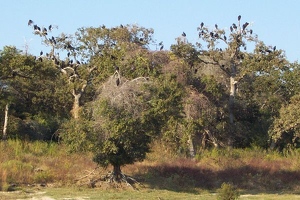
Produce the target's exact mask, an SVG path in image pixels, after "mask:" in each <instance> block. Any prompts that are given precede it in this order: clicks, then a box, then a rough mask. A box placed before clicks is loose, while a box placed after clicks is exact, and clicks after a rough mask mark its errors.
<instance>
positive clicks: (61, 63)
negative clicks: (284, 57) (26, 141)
mask: <svg viewBox="0 0 300 200" xmlns="http://www.w3.org/2000/svg"><path fill="white" fill-rule="evenodd" d="M240 20H241V15H239V16H238V22H239V26H240ZM248 25H249V23H248V22H245V23H244V24H242V26H241V27H240V29H238V26H237V25H236V24H235V23H233V24H232V26H230V31H231V32H233V31H234V30H236V31H237V30H241V32H242V33H244V34H246V28H247V27H248ZM28 26H33V30H34V33H35V34H37V35H40V36H44V37H45V38H46V39H47V40H48V41H49V42H50V43H51V44H53V45H56V39H55V38H54V37H53V36H52V37H49V38H48V37H47V35H48V32H51V31H52V30H53V25H49V26H48V29H47V28H46V27H42V28H41V27H39V26H38V25H37V24H34V22H33V21H32V20H31V19H30V20H29V21H28ZM121 27H123V26H122V25H121ZM198 30H200V31H199V37H202V36H204V35H206V34H207V35H209V36H210V37H211V38H216V39H218V38H219V39H222V40H224V41H226V40H227V37H226V36H225V34H224V35H223V37H222V38H221V37H220V36H219V34H218V25H217V24H215V31H214V32H213V31H210V32H209V31H208V29H207V28H204V23H203V22H201V24H200V27H199V28H198ZM247 31H248V32H249V33H250V34H252V33H253V31H252V29H250V30H247ZM181 36H182V37H183V38H186V33H185V32H182V34H181ZM158 45H159V47H160V48H159V50H160V51H161V50H163V48H164V45H163V42H160V43H159V44H158ZM65 49H67V50H71V51H72V50H74V49H75V48H74V47H72V46H71V44H69V43H67V44H66V45H65ZM272 50H273V51H275V50H276V46H274V47H273V49H272ZM267 51H268V50H267ZM269 51H270V52H271V50H269ZM269 51H268V52H269ZM43 54H44V53H43V51H41V52H40V56H39V57H38V60H40V61H42V56H43ZM67 56H68V57H69V56H70V52H68V53H67ZM46 57H48V58H51V56H50V55H49V54H48V53H46ZM52 59H53V60H54V62H55V64H56V65H58V66H60V68H62V67H65V66H70V67H73V66H74V64H75V66H77V67H78V66H79V65H80V64H81V63H80V61H78V60H77V61H75V63H73V60H71V59H68V63H65V62H64V61H59V60H58V59H57V58H56V57H55V56H54V55H52ZM74 71H75V69H74ZM115 74H117V75H118V78H117V80H116V85H117V86H119V85H120V76H119V67H117V66H115Z"/></svg>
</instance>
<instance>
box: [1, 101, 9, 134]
mask: <svg viewBox="0 0 300 200" xmlns="http://www.w3.org/2000/svg"><path fill="white" fill-rule="evenodd" d="M8 109H9V105H8V104H6V106H5V112H4V125H3V135H2V139H3V140H6V139H7V123H8Z"/></svg>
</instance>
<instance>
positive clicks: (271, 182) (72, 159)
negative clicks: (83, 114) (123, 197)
mask: <svg viewBox="0 0 300 200" xmlns="http://www.w3.org/2000/svg"><path fill="white" fill-rule="evenodd" d="M0 151H1V152H2V153H1V154H0V163H1V164H0V189H1V190H4V191H7V190H12V189H15V188H16V187H15V186H20V187H24V185H26V186H27V185H35V186H37V185H38V186H40V185H48V186H51V185H53V186H57V187H62V186H63V187H69V186H74V185H77V186H78V185H82V184H86V183H88V181H90V180H91V179H94V178H96V177H97V176H100V175H101V173H104V171H103V170H102V169H99V170H96V171H93V170H94V169H95V168H96V164H95V163H93V162H92V155H91V154H88V153H85V154H83V153H82V154H78V153H77V154H70V153H67V151H66V149H65V148H64V146H63V145H58V144H49V143H45V142H30V143H28V142H21V141H18V140H14V141H8V142H1V143H0ZM3 152H5V153H3ZM122 169H123V172H124V173H125V174H128V175H131V176H133V177H135V178H136V179H137V180H138V181H140V182H141V183H142V184H144V185H145V186H146V188H149V189H159V190H168V191H176V192H178V191H181V192H189V193H199V192H200V191H202V192H203V191H206V192H215V191H217V189H218V188H220V187H221V185H222V183H225V182H226V183H232V184H233V185H234V186H235V187H236V188H238V189H239V191H241V193H242V194H243V193H245V192H246V193H249V192H250V193H252V194H253V193H254V194H256V193H268V192H269V191H277V192H284V193H297V194H300V152H299V151H298V152H297V151H293V152H289V153H285V154H279V153H277V152H266V151H263V150H260V149H244V150H242V149H232V150H211V151H209V150H205V151H202V152H199V154H198V156H197V158H196V159H195V160H191V159H186V158H183V157H180V156H178V155H177V156H176V155H175V154H174V153H172V151H169V150H168V149H167V148H166V147H164V146H163V145H161V144H156V145H154V146H153V152H151V153H150V154H149V155H148V156H147V158H146V160H145V161H143V162H140V163H135V164H134V165H128V166H125V167H123V168H122ZM108 170H109V168H108ZM85 175H89V176H85ZM78 180H79V181H78ZM12 186H14V187H12ZM97 186H98V187H99V189H101V188H102V189H109V188H108V187H106V186H107V185H106V186H105V184H104V183H101V184H99V185H97Z"/></svg>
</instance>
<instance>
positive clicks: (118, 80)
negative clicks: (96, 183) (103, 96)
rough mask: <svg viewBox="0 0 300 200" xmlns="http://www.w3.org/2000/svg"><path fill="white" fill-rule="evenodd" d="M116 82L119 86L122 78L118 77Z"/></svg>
mask: <svg viewBox="0 0 300 200" xmlns="http://www.w3.org/2000/svg"><path fill="white" fill-rule="evenodd" d="M116 84H117V86H119V85H120V79H119V78H117V80H116Z"/></svg>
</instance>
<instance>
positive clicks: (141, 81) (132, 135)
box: [93, 77, 153, 182]
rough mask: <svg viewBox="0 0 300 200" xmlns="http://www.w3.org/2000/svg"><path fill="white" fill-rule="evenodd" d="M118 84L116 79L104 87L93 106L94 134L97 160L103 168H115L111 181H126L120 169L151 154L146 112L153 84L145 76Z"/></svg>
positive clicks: (109, 81)
mask: <svg viewBox="0 0 300 200" xmlns="http://www.w3.org/2000/svg"><path fill="white" fill-rule="evenodd" d="M122 82H123V83H122V84H121V85H116V83H115V79H114V77H111V78H109V80H108V81H107V82H106V83H105V84H103V86H102V87H101V92H100V93H99V95H98V98H97V100H96V101H95V102H94V103H93V104H94V105H93V119H94V121H95V124H94V132H95V134H96V135H97V136H98V140H97V143H96V145H95V149H96V151H95V158H94V160H95V161H96V162H97V163H98V164H100V165H101V166H103V167H107V166H108V165H109V164H110V165H112V166H113V172H112V173H111V174H110V175H109V179H110V180H111V181H116V182H120V181H126V182H127V179H128V177H127V176H125V175H124V174H122V172H121V166H124V165H126V164H132V163H134V162H136V161H142V160H143V159H144V158H145V156H146V153H147V152H149V150H150V148H149V144H150V141H151V134H152V133H151V132H152V131H153V130H152V129H151V126H150V124H149V123H148V121H147V116H146V115H145V111H146V110H147V109H149V108H150V105H149V101H151V93H150V91H149V90H147V89H146V87H147V86H146V85H147V84H151V82H150V81H148V80H147V79H146V78H144V77H139V78H136V79H133V80H131V81H125V80H123V81H122Z"/></svg>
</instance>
